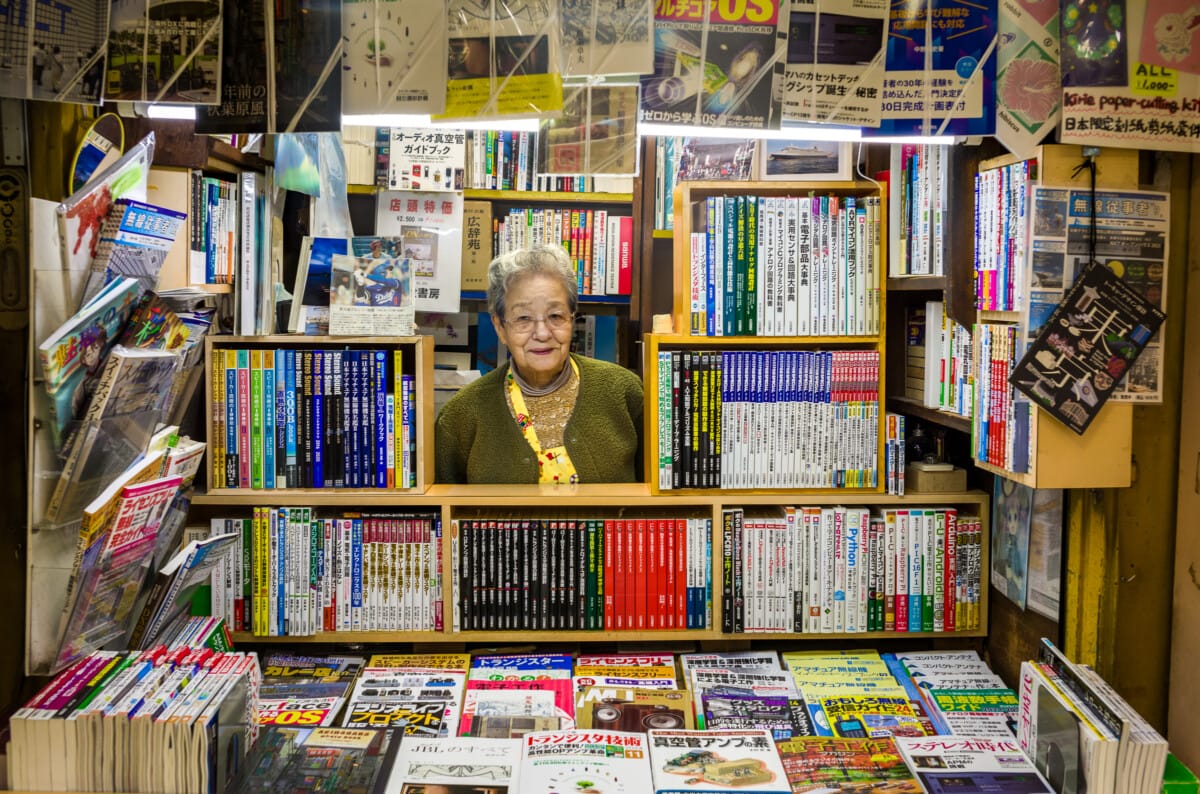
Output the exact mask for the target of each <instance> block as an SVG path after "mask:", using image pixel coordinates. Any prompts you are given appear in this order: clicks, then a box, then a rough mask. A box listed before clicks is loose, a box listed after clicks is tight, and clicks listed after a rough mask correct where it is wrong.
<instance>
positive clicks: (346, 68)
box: [342, 0, 446, 114]
mask: <svg viewBox="0 0 1200 794" xmlns="http://www.w3.org/2000/svg"><path fill="white" fill-rule="evenodd" d="M342 35H343V37H344V39H345V44H346V48H345V50H346V51H345V55H344V56H343V58H342V112H343V113H412V114H423V113H441V112H442V111H443V110H444V109H445V107H446V69H445V68H444V66H443V65H444V64H445V63H446V4H445V2H431V0H342Z"/></svg>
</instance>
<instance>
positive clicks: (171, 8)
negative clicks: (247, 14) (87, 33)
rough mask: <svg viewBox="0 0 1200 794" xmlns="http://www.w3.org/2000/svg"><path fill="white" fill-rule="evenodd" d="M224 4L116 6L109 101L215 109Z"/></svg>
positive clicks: (215, 0)
mask: <svg viewBox="0 0 1200 794" xmlns="http://www.w3.org/2000/svg"><path fill="white" fill-rule="evenodd" d="M222 5H223V0H194V2H188V3H163V2H151V0H144V1H143V2H133V1H131V0H126V1H125V2H121V3H113V6H112V8H113V10H112V16H111V19H110V20H109V34H108V79H107V80H105V85H104V98H105V100H109V101H115V100H126V101H134V102H155V103H158V102H165V103H183V104H188V105H215V104H217V103H218V102H219V101H220V99H221V45H222V41H223V35H222V34H223V25H222V20H221V10H222V8H221V7H222Z"/></svg>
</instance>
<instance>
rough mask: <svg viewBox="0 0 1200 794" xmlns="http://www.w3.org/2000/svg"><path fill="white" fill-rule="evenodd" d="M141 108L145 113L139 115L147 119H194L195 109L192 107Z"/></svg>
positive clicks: (153, 106) (156, 106)
mask: <svg viewBox="0 0 1200 794" xmlns="http://www.w3.org/2000/svg"><path fill="white" fill-rule="evenodd" d="M139 104H140V103H139ZM142 108H144V110H145V113H144V114H141V115H145V116H146V117H147V118H152V119H190V120H192V121H195V119H196V108H195V106H193V105H143V106H142ZM142 108H138V109H142Z"/></svg>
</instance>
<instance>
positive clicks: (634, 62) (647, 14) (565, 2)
mask: <svg viewBox="0 0 1200 794" xmlns="http://www.w3.org/2000/svg"><path fill="white" fill-rule="evenodd" d="M559 5H560V9H561V14H562V30H563V41H562V48H563V76H564V77H583V76H600V75H618V74H624V75H629V74H650V72H652V71H653V70H654V43H653V35H654V25H653V23H654V3H653V2H652V0H559Z"/></svg>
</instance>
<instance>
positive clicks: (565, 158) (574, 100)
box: [537, 82, 641, 176]
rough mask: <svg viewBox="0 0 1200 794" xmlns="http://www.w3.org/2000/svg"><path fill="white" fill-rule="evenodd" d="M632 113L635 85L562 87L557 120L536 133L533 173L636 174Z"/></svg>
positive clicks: (636, 148)
mask: <svg viewBox="0 0 1200 794" xmlns="http://www.w3.org/2000/svg"><path fill="white" fill-rule="evenodd" d="M637 113H638V85H637V83H632V84H630V83H624V84H620V83H615V84H614V83H606V84H602V85H599V84H593V83H592V82H587V83H580V84H570V85H567V86H565V87H564V89H563V112H562V116H561V117H560V118H557V119H551V120H548V121H543V122H542V123H541V126H540V128H539V129H538V136H537V141H538V168H537V170H538V173H541V174H563V175H565V174H581V175H594V174H604V175H608V174H612V175H622V176H627V175H632V174H636V173H637V172H638V152H639V151H640V148H641V147H639V146H638V137H637Z"/></svg>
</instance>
